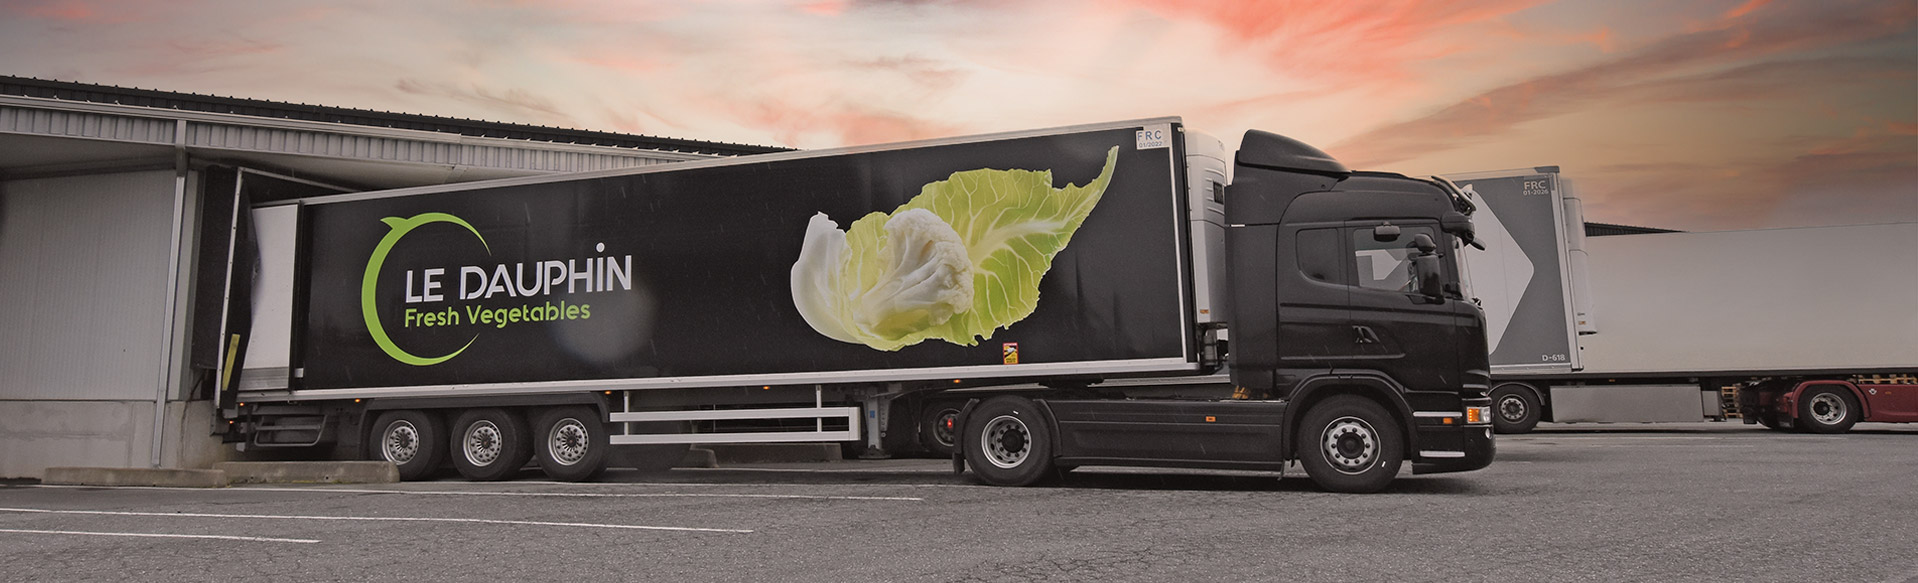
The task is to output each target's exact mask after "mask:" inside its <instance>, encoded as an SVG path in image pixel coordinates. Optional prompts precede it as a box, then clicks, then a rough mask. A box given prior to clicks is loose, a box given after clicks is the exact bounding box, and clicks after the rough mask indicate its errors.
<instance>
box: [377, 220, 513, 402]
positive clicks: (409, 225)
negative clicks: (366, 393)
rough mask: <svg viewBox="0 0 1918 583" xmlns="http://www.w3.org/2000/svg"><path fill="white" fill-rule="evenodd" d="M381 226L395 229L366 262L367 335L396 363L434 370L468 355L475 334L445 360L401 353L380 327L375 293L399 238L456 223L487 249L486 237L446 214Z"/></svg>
mask: <svg viewBox="0 0 1918 583" xmlns="http://www.w3.org/2000/svg"><path fill="white" fill-rule="evenodd" d="M380 222H382V223H386V225H387V226H389V227H392V228H393V230H392V231H389V232H387V233H386V237H385V238H383V239H380V244H379V246H377V247H374V248H373V257H372V259H369V260H368V261H367V262H366V278H365V279H363V280H361V283H360V313H361V315H363V316H364V317H365V318H366V331H367V333H368V334H371V335H372V336H373V343H374V344H378V345H379V346H380V350H384V351H386V355H387V356H391V357H393V360H397V361H400V362H403V363H406V364H410V365H413V366H432V365H435V364H439V363H442V362H446V361H447V360H450V359H452V358H453V357H455V356H459V355H460V353H461V352H465V351H466V349H467V348H468V347H471V346H472V345H473V341H474V340H478V339H479V335H478V334H474V335H473V337H472V338H470V339H467V341H466V345H465V346H461V347H460V348H459V350H455V351H453V352H451V353H448V354H446V355H444V356H435V357H423V356H415V355H414V354H412V353H410V352H407V351H405V350H404V349H401V348H400V347H399V346H398V345H396V344H393V339H392V338H389V337H387V335H386V327H385V326H382V325H380V316H379V313H378V310H377V307H378V306H377V305H376V304H375V302H374V301H373V295H374V294H373V292H374V291H375V290H376V289H378V288H379V283H380V266H381V265H384V264H385V263H386V254H387V253H390V252H392V251H393V246H394V245H398V244H399V242H400V238H401V237H405V236H406V234H407V233H409V232H412V231H413V229H417V228H420V227H423V226H426V225H430V224H433V223H453V224H455V225H459V226H462V227H466V230H467V231H471V232H472V233H473V236H474V237H476V238H478V239H479V240H480V245H481V246H486V237H482V236H480V234H479V229H475V228H473V226H472V225H469V224H466V221H464V220H461V219H460V218H459V217H456V216H453V215H449V214H446V213H422V214H418V215H414V216H413V217H412V218H407V219H402V218H399V217H387V218H384V219H380ZM486 253H487V254H488V255H491V254H492V253H493V248H492V247H490V246H488V247H486Z"/></svg>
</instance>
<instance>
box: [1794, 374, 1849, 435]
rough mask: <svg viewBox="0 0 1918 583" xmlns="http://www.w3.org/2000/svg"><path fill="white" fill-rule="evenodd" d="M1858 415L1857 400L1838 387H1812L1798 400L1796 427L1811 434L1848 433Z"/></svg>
mask: <svg viewBox="0 0 1918 583" xmlns="http://www.w3.org/2000/svg"><path fill="white" fill-rule="evenodd" d="M1859 413H1861V411H1859V410H1858V401H1857V399H1855V398H1853V397H1852V396H1851V392H1850V391H1846V390H1844V389H1842V388H1839V387H1834V386H1830V385H1825V386H1818V387H1813V388H1812V389H1811V390H1808V391H1805V394H1804V396H1803V397H1801V398H1799V399H1798V426H1799V427H1803V428H1805V430H1806V431H1810V432H1812V433H1844V432H1846V431H1850V430H1851V426H1852V425H1854V424H1856V423H1858V416H1859Z"/></svg>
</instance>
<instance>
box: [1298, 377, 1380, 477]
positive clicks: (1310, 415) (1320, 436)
mask: <svg viewBox="0 0 1918 583" xmlns="http://www.w3.org/2000/svg"><path fill="white" fill-rule="evenodd" d="M1402 433H1403V430H1402V429H1400V427H1399V425H1398V421H1397V420H1395V419H1393V418H1392V415H1391V414H1390V413H1387V412H1386V411H1385V408H1384V407H1381V406H1379V404H1378V403H1377V402H1374V401H1372V400H1371V399H1366V398H1364V397H1358V396H1354V395H1337V396H1333V397H1331V398H1328V399H1326V400H1324V401H1320V402H1319V403H1318V404H1317V405H1313V406H1312V408H1311V409H1310V410H1308V411H1306V412H1305V417H1304V419H1303V422H1302V423H1300V424H1299V440H1298V457H1299V463H1300V464H1301V465H1304V466H1305V473H1306V475H1307V476H1310V477H1311V478H1312V483H1314V484H1318V485H1319V487H1320V488H1323V489H1325V490H1328V491H1332V492H1347V493H1367V492H1377V491H1379V490H1382V489H1384V488H1385V486H1386V485H1388V484H1391V483H1392V480H1393V479H1394V478H1396V477H1398V474H1399V466H1400V465H1401V464H1403V463H1404V461H1405V439H1404V437H1403V436H1402Z"/></svg>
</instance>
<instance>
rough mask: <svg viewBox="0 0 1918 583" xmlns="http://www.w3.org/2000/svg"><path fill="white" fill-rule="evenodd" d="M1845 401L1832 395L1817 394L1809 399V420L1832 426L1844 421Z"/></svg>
mask: <svg viewBox="0 0 1918 583" xmlns="http://www.w3.org/2000/svg"><path fill="white" fill-rule="evenodd" d="M1845 413H1846V411H1845V400H1844V399H1840V398H1838V395H1835V394H1832V393H1819V394H1818V395H1817V396H1815V397H1812V398H1811V418H1812V419H1813V420H1816V421H1817V422H1819V423H1821V424H1824V425H1833V424H1836V423H1838V422H1839V421H1843V420H1844V419H1845Z"/></svg>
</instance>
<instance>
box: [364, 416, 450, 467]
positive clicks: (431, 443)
mask: <svg viewBox="0 0 1918 583" xmlns="http://www.w3.org/2000/svg"><path fill="white" fill-rule="evenodd" d="M372 428H373V432H372V435H371V436H370V437H369V438H368V439H367V440H366V444H367V450H368V451H367V455H366V458H367V459H370V460H373V461H381V460H384V461H389V462H393V465H395V466H399V468H400V479H401V480H418V479H420V478H424V477H427V476H429V475H432V473H433V471H434V470H437V469H439V468H440V463H441V462H443V461H445V460H446V448H445V447H442V446H443V445H445V443H446V442H445V441H444V440H443V439H442V438H441V437H440V436H441V435H443V434H444V430H445V425H443V424H441V423H440V418H439V417H438V416H436V415H433V414H432V413H427V412H425V411H417V410H411V409H402V410H395V411H384V412H381V413H380V416H379V417H376V418H374V420H373V425H372Z"/></svg>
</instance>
